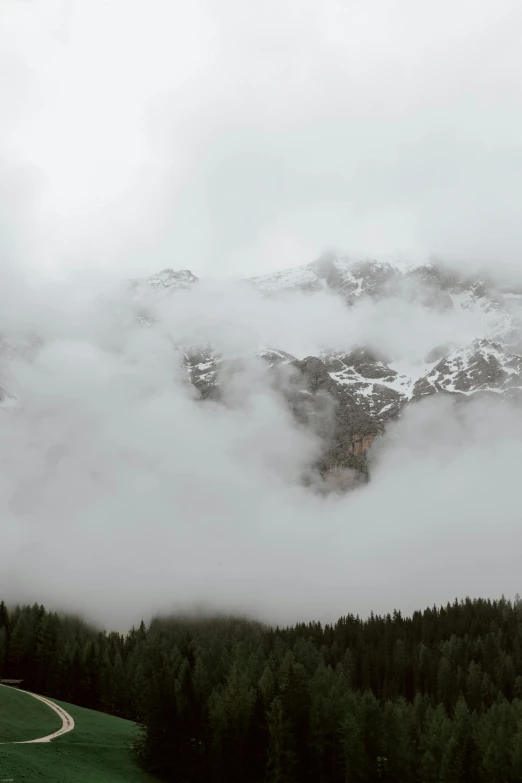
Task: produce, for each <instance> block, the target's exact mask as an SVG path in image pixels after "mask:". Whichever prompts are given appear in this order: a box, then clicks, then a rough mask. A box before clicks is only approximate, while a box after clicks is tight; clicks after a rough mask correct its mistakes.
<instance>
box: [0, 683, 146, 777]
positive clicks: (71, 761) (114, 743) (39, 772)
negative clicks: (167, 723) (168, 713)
mask: <svg viewBox="0 0 522 783" xmlns="http://www.w3.org/2000/svg"><path fill="white" fill-rule="evenodd" d="M19 695H20V696H25V698H26V699H31V697H30V696H27V695H26V694H23V693H20V694H19ZM31 701H34V702H35V704H36V703H39V702H37V700H36V699H31ZM53 701H55V702H56V704H60V705H61V706H62V707H63V708H64V709H65V710H67V712H68V713H69V714H70V715H72V717H73V718H74V722H75V724H76V727H75V728H74V729H73V731H70V732H68V733H67V734H64V735H63V736H62V737H58V738H57V739H55V740H53V741H52V742H50V743H42V744H35V745H1V746H0V780H1V779H5V778H7V779H13V780H14V781H15V783H33V782H34V781H35V780H38V781H39V783H72V782H73V781H74V783H99V781H103V782H104V783H155V782H156V779H155V778H154V777H152V776H151V775H148V774H147V773H145V772H143V771H142V770H141V769H140V768H139V766H138V765H137V764H136V762H135V760H134V758H133V756H132V754H131V753H130V751H129V744H130V743H131V742H132V739H133V738H134V736H135V728H134V724H133V723H131V722H130V721H127V720H122V719H121V718H114V717H112V716H111V715H105V714H104V713H103V712H94V711H92V710H86V709H84V708H83V707H76V706H75V705H74V704H67V703H66V702H61V701H56V700H53ZM0 704H1V702H0ZM41 706H42V707H44V705H43V704H42V705H41ZM49 712H50V713H52V710H50V709H49ZM56 719H57V720H59V719H58V716H56ZM6 722H7V723H9V722H10V718H9V714H5V711H4V710H3V708H1V707H0V726H3V725H4V724H5V723H6ZM59 724H61V721H59ZM58 728H59V726H58ZM51 731H53V729H51ZM47 733H48V732H47V731H42V735H41V736H43V735H44V734H47Z"/></svg>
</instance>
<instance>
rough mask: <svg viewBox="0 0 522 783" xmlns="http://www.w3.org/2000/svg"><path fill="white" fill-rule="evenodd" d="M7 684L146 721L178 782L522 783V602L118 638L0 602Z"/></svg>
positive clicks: (152, 756)
mask: <svg viewBox="0 0 522 783" xmlns="http://www.w3.org/2000/svg"><path fill="white" fill-rule="evenodd" d="M0 677H2V678H21V679H23V680H24V683H23V687H24V688H26V689H28V690H32V691H35V692H37V693H41V694H43V695H47V696H50V697H54V698H57V699H62V700H64V701H69V702H71V703H74V704H78V705H81V706H84V707H89V708H91V709H96V710H102V711H105V712H109V713H111V714H114V715H118V716H120V717H123V718H128V719H130V720H133V721H135V722H136V723H137V725H138V726H139V730H138V731H137V734H136V740H135V742H134V743H133V747H132V751H133V752H134V753H136V754H137V755H138V757H139V759H140V761H141V763H142V764H143V765H144V766H145V767H146V768H148V769H149V770H150V771H151V772H153V773H155V774H156V775H157V776H158V777H159V778H160V779H162V780H165V781H173V782H176V783H200V782H201V783H202V781H209V780H212V781H216V782H217V783H235V782H236V781H237V782H238V783H365V782H371V781H376V780H383V781H390V782H394V783H409V781H411V783H414V782H417V781H420V783H461V782H462V783H474V781H478V782H480V783H491V782H493V781H499V783H516V782H517V781H522V601H521V600H520V599H519V598H518V597H517V598H516V599H515V600H514V601H513V602H511V601H509V600H507V599H505V598H502V599H501V600H498V601H490V600H484V599H477V600H470V599H466V600H464V601H460V602H459V601H455V602H454V603H453V604H448V605H446V606H444V607H439V608H437V607H433V608H431V609H426V610H424V611H422V612H420V611H419V612H415V613H414V614H413V615H412V616H411V617H403V616H402V614H401V613H400V612H398V611H395V612H393V614H391V615H390V614H388V615H384V616H380V615H374V614H371V615H370V617H369V618H366V619H363V618H360V617H358V616H353V615H347V616H346V617H341V618H340V619H339V620H338V621H337V622H336V623H334V624H327V625H322V624H321V623H318V622H312V623H307V624H297V625H294V626H292V627H286V628H272V627H267V626H265V625H262V624H260V623H256V622H253V621H249V620H247V619H243V618H235V617H192V618H190V617H180V616H172V617H162V618H155V619H153V620H152V621H151V622H150V624H149V625H148V627H147V626H146V625H145V623H144V622H142V623H141V624H140V625H139V627H138V628H136V627H133V628H132V629H131V630H130V631H129V632H128V633H127V634H120V633H116V632H110V633H107V632H105V631H99V630H98V629H96V628H93V627H91V626H90V625H89V624H87V623H85V622H83V621H82V620H80V619H79V618H77V617H74V616H65V615H61V614H58V613H56V612H48V611H46V610H45V609H44V607H43V606H40V605H38V604H34V605H33V606H16V607H13V608H9V609H8V608H7V607H6V605H5V603H4V602H0Z"/></svg>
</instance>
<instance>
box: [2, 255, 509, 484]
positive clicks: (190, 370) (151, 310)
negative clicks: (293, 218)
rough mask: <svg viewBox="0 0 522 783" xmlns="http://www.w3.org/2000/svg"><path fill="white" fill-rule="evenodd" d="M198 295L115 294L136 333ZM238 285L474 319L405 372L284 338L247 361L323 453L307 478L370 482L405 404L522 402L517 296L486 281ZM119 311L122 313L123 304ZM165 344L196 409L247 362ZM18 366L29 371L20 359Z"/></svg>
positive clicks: (310, 278) (164, 282)
mask: <svg viewBox="0 0 522 783" xmlns="http://www.w3.org/2000/svg"><path fill="white" fill-rule="evenodd" d="M203 284H204V281H203V282H201V281H198V278H197V277H196V276H195V275H193V274H192V272H190V271H189V270H179V271H175V270H172V269H164V270H163V271H161V272H159V273H158V274H155V275H152V276H151V277H149V278H142V279H138V280H132V281H129V282H128V283H127V284H126V288H125V292H124V295H123V299H124V301H125V303H126V304H125V305H124V308H127V309H126V310H125V312H126V318H127V322H128V321H129V318H130V322H132V323H134V324H135V325H136V324H137V325H139V326H141V327H150V326H152V325H154V324H157V323H158V321H161V317H162V316H161V312H165V308H167V310H168V308H170V306H171V302H172V307H173V308H174V307H175V302H176V296H177V295H178V293H179V292H181V291H184V292H185V296H192V293H191V291H193V290H197V289H200V287H201V285H203ZM244 284H247V285H248V286H250V287H253V288H254V289H255V290H257V291H258V292H259V293H260V294H261V295H262V297H269V298H279V299H281V300H282V301H283V302H284V301H285V299H287V298H288V296H289V295H290V296H293V295H295V294H296V293H301V294H305V295H306V296H310V297H314V296H323V297H324V296H332V297H336V298H337V300H338V301H339V300H340V301H341V303H342V305H341V306H342V307H344V306H346V307H348V308H357V307H358V306H359V305H360V304H361V305H363V304H364V303H365V302H366V303H367V302H373V303H379V302H381V303H382V302H386V301H389V302H390V303H391V312H392V317H393V313H394V312H395V310H394V307H395V306H397V312H400V302H401V301H402V302H407V303H410V304H412V303H413V304H414V306H415V307H417V308H419V307H420V308H426V310H427V311H429V312H430V313H434V314H435V315H436V317H437V318H439V317H440V318H441V319H442V318H445V317H447V315H448V313H449V314H451V313H452V312H454V313H462V314H463V318H468V317H469V316H470V315H471V316H472V320H471V321H470V323H473V324H474V325H475V327H476V329H477V333H476V334H473V335H470V337H469V339H467V341H465V342H463V341H462V340H460V342H459V341H458V340H457V342H456V343H455V342H453V341H451V340H450V341H448V340H447V334H445V335H444V339H442V340H440V342H438V343H435V344H433V345H432V346H431V347H430V349H429V351H428V352H427V354H426V355H424V356H419V357H417V359H416V361H414V362H411V361H410V362H405V361H404V357H401V356H394V355H385V353H384V352H381V351H380V350H376V349H375V347H374V348H372V349H370V348H369V347H368V346H366V345H363V344H355V345H353V344H352V345H350V346H349V347H348V349H347V350H346V349H344V350H343V349H339V347H336V346H331V347H330V348H326V349H323V350H321V351H318V353H317V355H315V356H306V355H300V356H299V355H293V354H292V353H291V352H289V351H288V346H287V345H285V344H284V339H281V341H277V342H278V343H279V344H275V345H274V344H271V345H264V346H262V345H260V346H259V347H258V349H257V350H255V351H253V355H252V356H251V357H250V359H249V360H248V361H250V360H252V361H255V362H257V363H258V364H257V365H256V366H258V371H260V372H263V373H266V379H267V381H268V383H270V384H271V385H272V387H273V389H274V390H276V391H277V393H280V394H281V395H282V397H283V398H284V400H285V401H286V404H287V405H288V406H289V409H290V410H291V412H292V414H293V415H294V416H295V419H296V421H297V422H299V424H300V425H301V426H305V427H308V428H311V429H312V430H313V431H315V432H316V433H318V434H319V435H321V437H322V438H323V439H324V441H325V449H324V453H323V456H322V458H321V459H320V460H319V462H318V464H317V465H316V467H318V468H319V469H320V472H321V473H322V475H323V476H328V477H329V479H331V480H333V484H334V485H341V486H344V485H346V484H349V485H351V484H353V481H354V475H355V476H362V477H365V476H367V473H368V466H367V452H368V448H369V447H370V445H371V444H372V442H373V440H374V439H375V437H376V436H377V435H378V434H379V433H381V432H383V430H384V429H385V427H386V424H387V422H388V421H389V420H391V419H394V418H397V417H400V416H401V413H402V411H403V410H404V408H405V406H406V405H408V404H409V403H410V402H411V401H418V400H421V399H422V398H423V397H426V396H428V395H434V394H452V395H455V396H456V397H457V396H460V397H461V398H469V397H472V396H473V395H474V394H476V393H494V394H497V395H499V394H502V395H506V397H508V396H509V397H510V398H511V397H513V398H518V399H522V329H521V325H522V293H521V292H520V291H509V290H502V291H500V290H499V289H498V288H497V287H496V286H495V285H494V284H493V282H492V281H491V280H489V279H488V278H487V277H484V276H480V277H472V276H471V277H469V276H468V277H463V276H461V275H459V274H458V273H456V272H454V271H452V270H451V269H447V268H444V267H442V266H440V265H437V264H435V263H428V264H424V265H421V266H417V267H413V268H407V269H399V268H397V267H395V266H393V265H391V264H389V263H386V262H378V261H373V260H369V261H368V260H365V261H360V260H356V261H354V260H351V259H349V258H346V257H338V256H335V255H333V254H328V255H323V256H322V257H321V258H320V259H318V260H317V261H315V262H313V263H311V264H306V265H304V266H302V267H298V268H296V269H287V270H283V271H281V272H276V273H273V274H269V275H264V276H262V277H256V278H251V279H249V280H248V281H244ZM187 292H188V293H187ZM198 306H199V305H198ZM198 306H196V310H197V307H198ZM118 307H119V308H120V309H119V310H118V312H119V313H121V301H120V305H119V306H118ZM423 312H424V310H423ZM197 315H198V314H197V312H195V313H194V317H195V318H197ZM412 328H415V324H412ZM169 340H170V341H171V342H172V344H173V346H174V348H175V351H174V356H173V361H178V362H179V364H180V365H181V369H182V370H183V371H184V372H185V376H186V381H187V383H188V384H189V385H190V386H192V387H193V389H194V394H195V396H196V398H197V399H199V400H201V403H202V404H204V403H205V401H206V400H207V401H212V402H214V403H220V402H221V403H225V404H228V403H229V401H228V400H227V398H226V389H227V387H228V385H229V381H230V379H231V378H233V377H234V376H237V374H241V373H242V372H244V370H245V361H246V359H245V356H238V355H227V354H226V352H223V351H221V352H219V351H218V350H217V349H216V347H215V346H214V345H212V344H211V342H209V341H208V339H207V340H206V341H205V342H204V343H202V344H196V345H194V344H184V341H183V340H182V339H181V338H179V336H178V335H176V334H174V333H170V334H169ZM341 342H342V341H341ZM29 343H30V345H31V351H33V352H34V351H35V350H38V349H39V346H38V341H36V342H35V340H34V339H31V340H30V341H29ZM13 345H14V343H10V342H9V340H8V339H7V338H3V340H2V342H1V344H0V349H2V350H1V356H0V360H1V359H2V357H3V360H4V361H5V360H7V361H8V360H9V358H10V357H11V356H12V355H13V351H14V353H15V354H16V353H18V354H19V353H20V352H19V351H17V349H16V345H14V348H13ZM35 346H36V347H35ZM24 350H26V349H24ZM175 357H178V358H175ZM26 358H27V360H29V361H30V360H31V357H30V356H29V355H27V357H26ZM259 368H260V369H259ZM263 368H264V369H263ZM0 382H1V383H2V385H0V407H2V408H7V407H13V405H14V404H15V402H16V399H15V396H14V394H13V393H12V391H11V390H10V389H9V388H8V386H6V385H5V382H4V381H3V380H2V378H1V377H0ZM330 483H331V481H330Z"/></svg>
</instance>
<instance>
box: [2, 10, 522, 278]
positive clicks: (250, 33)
mask: <svg viewBox="0 0 522 783" xmlns="http://www.w3.org/2000/svg"><path fill="white" fill-rule="evenodd" d="M0 14H1V21H0V98H1V105H2V128H1V129H0V158H1V160H2V162H1V164H0V165H1V169H2V173H3V176H2V180H3V183H4V184H3V185H2V193H1V194H0V198H2V201H3V203H4V204H7V206H8V208H9V210H11V211H10V212H9V215H10V217H11V218H13V219H14V218H16V221H17V222H18V224H19V225H20V224H21V226H22V228H23V231H22V232H21V233H23V235H24V237H25V240H24V245H23V248H22V250H21V251H20V257H19V261H20V263H21V262H22V260H23V261H25V263H26V264H28V265H29V266H32V267H37V268H39V269H41V270H45V271H47V272H52V273H53V274H56V273H60V272H63V271H64V270H68V271H70V270H76V269H81V268H85V267H88V268H90V269H94V268H105V269H109V270H110V271H111V272H113V273H114V274H115V275H116V274H117V275H122V274H128V273H132V274H135V273H137V272H146V271H155V270H157V269H159V268H163V267H165V266H172V267H175V268H176V267H177V268H180V267H181V268H187V267H188V268H190V269H192V270H193V271H194V272H195V273H196V274H198V275H212V276H223V275H241V276H243V275H249V274H256V273H263V272H265V271H270V270H272V269H276V268H280V267H284V266H292V265H296V264H299V263H303V262H306V261H308V260H312V259H313V258H314V257H316V256H317V255H318V254H319V253H320V252H321V251H322V250H323V249H324V248H325V247H330V246H334V247H339V248H342V249H344V250H346V251H348V252H352V253H361V254H362V255H366V254H373V255H378V256H379V257H387V258H399V257H406V258H408V259H413V260H422V259H423V258H425V257H426V256H427V255H429V254H432V253H437V254H444V255H446V256H451V257H456V256H458V257H460V258H462V257H464V258H467V259H471V260H472V261H473V262H475V261H476V260H477V259H479V260H480V261H484V260H486V261H487V262H488V263H489V264H491V265H495V264H496V265H498V264H505V265H508V266H510V267H512V268H514V267H516V266H517V265H518V264H519V263H520V262H519V257H520V251H521V249H522V221H520V219H519V205H520V203H521V202H522V152H521V139H522V81H521V80H520V73H521V72H522V47H521V46H520V39H521V32H522V4H521V3H520V2H518V0H482V2H476V0H452V1H451V2H450V1H449V0H438V2H436V3H419V2H418V0H322V2H311V1H310V0H264V2H262V3H256V4H252V3H245V2H241V0H192V1H191V2H178V0H88V2H86V0H38V2H36V0H0ZM20 167H23V168H22V169H21V168H20ZM4 213H5V210H4ZM13 216H14V217H13Z"/></svg>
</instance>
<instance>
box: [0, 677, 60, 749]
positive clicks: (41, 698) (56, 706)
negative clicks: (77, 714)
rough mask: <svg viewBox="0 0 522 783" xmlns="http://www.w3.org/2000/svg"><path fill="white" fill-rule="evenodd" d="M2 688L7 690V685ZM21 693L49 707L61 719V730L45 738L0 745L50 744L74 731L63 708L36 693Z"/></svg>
mask: <svg viewBox="0 0 522 783" xmlns="http://www.w3.org/2000/svg"><path fill="white" fill-rule="evenodd" d="M2 687H4V688H8V687H9V686H8V685H4V686H2ZM23 693H27V695H28V696H32V697H33V698H34V699H39V700H40V701H43V703H44V704H47V706H48V707H50V708H51V709H52V710H54V711H55V712H56V714H57V715H59V716H60V718H61V719H62V728H61V729H58V731H53V733H52V734H47V736H46V737H39V738H38V739H34V740H23V741H22V742H10V743H0V744H2V745H7V744H9V745H27V744H29V743H31V742H50V741H51V740H53V739H56V737H61V735H62V734H67V732H68V731H72V730H73V729H74V719H73V717H72V716H71V715H69V713H68V712H66V711H65V710H64V709H63V707H59V706H58V704H55V703H54V702H53V701H50V699H46V698H45V696H38V694H37V693H31V692H30V691H23Z"/></svg>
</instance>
